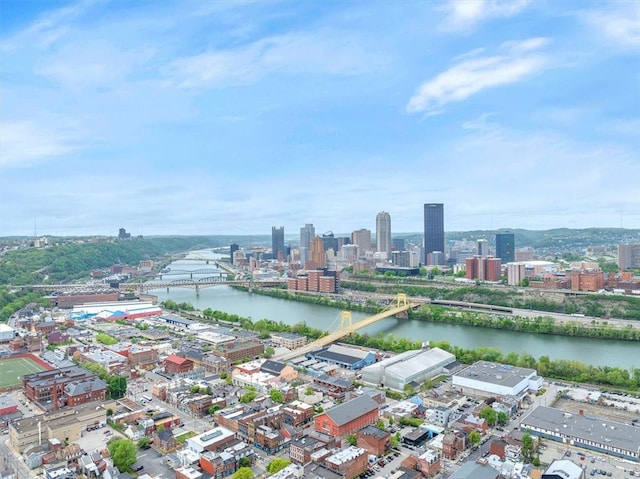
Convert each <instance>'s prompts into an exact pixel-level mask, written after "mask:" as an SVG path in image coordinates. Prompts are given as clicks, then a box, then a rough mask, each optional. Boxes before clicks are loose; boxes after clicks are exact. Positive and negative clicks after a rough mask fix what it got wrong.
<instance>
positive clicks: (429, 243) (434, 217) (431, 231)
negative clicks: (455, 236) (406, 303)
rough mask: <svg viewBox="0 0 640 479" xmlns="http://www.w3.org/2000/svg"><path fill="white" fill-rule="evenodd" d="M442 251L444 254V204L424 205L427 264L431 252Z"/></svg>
mask: <svg viewBox="0 0 640 479" xmlns="http://www.w3.org/2000/svg"><path fill="white" fill-rule="evenodd" d="M434 251H440V252H442V254H443V255H444V204H443V203H425V205H424V254H425V261H424V263H425V264H429V263H428V261H427V257H428V255H429V253H433V252H434Z"/></svg>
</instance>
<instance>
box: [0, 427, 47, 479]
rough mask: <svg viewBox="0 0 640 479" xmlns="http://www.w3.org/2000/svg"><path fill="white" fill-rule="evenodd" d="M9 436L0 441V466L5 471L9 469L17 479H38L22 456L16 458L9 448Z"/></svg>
mask: <svg viewBox="0 0 640 479" xmlns="http://www.w3.org/2000/svg"><path fill="white" fill-rule="evenodd" d="M7 442H8V436H2V440H0V464H2V465H3V466H5V467H3V469H9V470H11V471H13V472H14V473H15V475H16V479H32V478H34V477H38V473H37V472H36V471H32V470H31V469H29V468H28V467H27V465H26V464H25V463H24V461H23V460H22V456H15V455H14V454H13V451H12V450H11V449H10V448H9V446H7Z"/></svg>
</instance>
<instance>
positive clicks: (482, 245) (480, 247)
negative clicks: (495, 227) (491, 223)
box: [476, 239, 489, 258]
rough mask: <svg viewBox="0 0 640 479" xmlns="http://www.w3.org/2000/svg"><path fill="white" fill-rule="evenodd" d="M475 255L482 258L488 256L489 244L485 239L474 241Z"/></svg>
mask: <svg viewBox="0 0 640 479" xmlns="http://www.w3.org/2000/svg"><path fill="white" fill-rule="evenodd" d="M476 255H478V256H482V257H483V258H486V257H487V256H489V242H488V241H487V240H486V239H479V240H478V241H476Z"/></svg>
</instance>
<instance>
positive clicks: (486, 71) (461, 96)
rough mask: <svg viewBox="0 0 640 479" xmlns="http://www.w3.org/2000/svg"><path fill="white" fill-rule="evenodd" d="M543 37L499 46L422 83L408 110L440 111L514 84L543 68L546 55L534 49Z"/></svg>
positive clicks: (541, 42) (547, 63)
mask: <svg viewBox="0 0 640 479" xmlns="http://www.w3.org/2000/svg"><path fill="white" fill-rule="evenodd" d="M545 43H546V40H545V39H542V38H531V39H528V40H524V41H521V42H509V43H506V44H504V45H503V49H505V50H506V51H505V54H504V55H498V56H487V57H479V58H473V59H471V60H466V61H463V62H461V63H458V64H457V65H455V66H453V67H451V68H450V69H448V70H446V71H444V72H442V73H440V74H439V75H438V76H436V77H435V78H433V79H432V80H429V81H427V82H426V83H423V84H422V85H421V86H420V88H418V91H417V92H416V93H415V94H414V95H413V97H411V99H410V100H409V104H408V105H407V111H408V112H410V113H416V112H426V113H431V112H433V111H437V110H440V109H441V107H442V106H443V105H446V104H448V103H451V102H458V101H462V100H465V99H467V98H469V97H470V96H471V95H474V94H476V93H478V92H480V91H482V90H484V89H486V88H492V87H496V86H500V85H506V84H509V83H515V82H518V81H521V80H524V79H525V78H528V77H530V76H531V75H533V74H535V73H537V72H539V71H542V70H544V69H545V68H547V67H548V65H549V59H548V58H547V56H546V55H544V54H542V53H539V52H537V50H539V49H540V47H542V46H543V45H544V44H545Z"/></svg>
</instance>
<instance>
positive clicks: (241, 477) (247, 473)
mask: <svg viewBox="0 0 640 479" xmlns="http://www.w3.org/2000/svg"><path fill="white" fill-rule="evenodd" d="M232 477H233V479H253V471H252V470H251V468H250V467H241V468H240V469H238V470H237V471H236V472H234V474H233V476H232Z"/></svg>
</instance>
